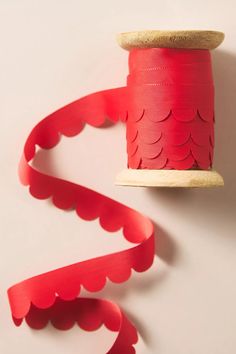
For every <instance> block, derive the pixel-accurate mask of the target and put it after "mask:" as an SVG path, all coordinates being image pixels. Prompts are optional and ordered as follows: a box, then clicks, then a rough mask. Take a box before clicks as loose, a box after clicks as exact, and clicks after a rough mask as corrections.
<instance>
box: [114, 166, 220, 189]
mask: <svg viewBox="0 0 236 354" xmlns="http://www.w3.org/2000/svg"><path fill="white" fill-rule="evenodd" d="M115 184H116V185H120V186H134V187H135V186H136V187H190V188H205V187H222V186H224V180H223V178H222V176H221V175H220V174H219V173H218V172H216V171H214V170H211V171H203V170H185V171H181V170H135V169H125V170H123V171H122V172H120V173H119V174H118V175H117V177H116V181H115Z"/></svg>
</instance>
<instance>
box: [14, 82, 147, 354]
mask: <svg viewBox="0 0 236 354" xmlns="http://www.w3.org/2000/svg"><path fill="white" fill-rule="evenodd" d="M125 95H126V93H125V88H120V89H114V90H108V91H102V92H98V93H94V94H91V95H89V96H86V97H84V98H81V99H79V100H78V101H75V102H74V103H71V104H69V105H68V106H66V107H64V108H62V109H60V110H58V111H57V112H55V113H53V114H51V115H50V116H48V117H47V118H45V119H44V120H42V121H41V122H40V123H39V124H38V125H37V126H36V127H35V128H34V129H33V130H32V132H31V134H30V136H29V137H28V139H27V141H26V144H25V148H24V154H23V156H22V159H21V163H20V168H19V174H20V178H21V182H22V183H23V184H24V185H28V186H29V190H30V193H31V194H32V196H34V197H35V198H38V199H47V198H51V200H52V202H53V204H54V205H55V206H56V207H57V208H60V209H64V210H66V209H72V208H73V209H75V211H76V213H77V215H78V216H79V217H81V218H82V219H84V220H94V219H97V218H99V222H100V226H101V227H102V228H103V229H104V230H106V231H109V232H115V231H118V230H119V229H122V232H123V235H124V237H125V238H126V239H127V240H128V241H130V242H131V243H133V244H136V245H135V246H134V247H133V248H130V249H127V250H125V251H121V252H117V253H113V254H110V255H106V256H103V257H97V258H94V259H90V260H88V261H84V262H79V263H76V264H73V265H70V266H67V267H63V268H60V269H57V270H54V271H51V272H48V273H45V274H42V275H39V276H36V277H33V278H30V279H28V280H25V281H23V282H21V283H19V284H16V285H14V286H13V287H11V288H10V289H9V290H8V296H9V301H10V306H11V311H12V316H13V319H14V322H15V324H16V325H20V324H21V323H22V320H23V319H24V318H25V319H26V322H27V323H28V325H29V326H30V327H32V328H36V329H40V328H43V327H44V326H46V325H47V323H48V321H51V323H52V324H53V325H54V326H55V327H56V328H58V329H64V330H65V329H69V328H71V327H72V326H73V324H74V323H77V324H78V325H79V326H80V327H81V328H83V329H85V330H89V331H90V330H91V331H92V330H95V329H97V328H98V327H99V326H100V325H102V324H104V325H105V326H106V327H107V328H108V329H109V330H112V331H117V332H118V335H117V338H116V341H115V343H114V344H113V346H112V348H111V349H110V350H109V353H110V354H118V353H119V354H120V353H124V354H130V353H135V349H134V347H133V345H134V344H135V343H136V342H137V332H136V329H135V328H134V326H133V325H132V324H131V322H130V321H129V320H128V319H127V318H126V316H125V315H124V313H123V312H122V311H121V310H120V308H119V307H118V306H117V305H116V304H114V303H111V302H109V301H107V300H101V299H87V298H78V296H79V293H80V289H81V286H83V287H84V288H85V289H86V290H88V291H90V292H95V291H98V290H101V289H102V288H103V287H104V286H105V284H106V281H107V279H109V280H110V281H112V282H114V283H122V282H124V281H126V280H128V279H129V277H130V275H131V270H132V269H133V270H135V271H136V272H143V271H145V270H147V269H148V268H149V267H150V266H151V264H152V262H153V257H154V232H153V224H152V223H151V221H150V220H149V219H148V218H147V217H145V216H143V215H142V214H140V213H138V212H137V211H135V210H133V209H131V208H129V207H127V206H125V205H123V204H120V203H118V202H116V201H114V200H112V199H110V198H108V197H106V196H104V195H102V194H100V193H97V192H95V191H92V190H91V189H88V188H86V187H83V186H80V185H76V184H74V183H71V182H68V181H65V180H62V179H59V178H56V177H53V176H48V175H46V174H44V173H42V172H40V171H38V170H36V169H35V168H33V167H32V166H31V165H30V161H32V159H33V158H34V156H35V153H36V146H39V147H41V148H43V149H50V148H52V147H54V146H55V145H56V144H57V143H58V142H59V140H60V136H61V135H62V134H63V135H65V136H74V135H76V134H78V133H80V132H81V130H82V129H83V127H84V124H85V123H88V124H90V125H93V126H95V127H101V126H102V125H103V124H104V122H105V117H108V116H109V117H110V120H111V122H116V121H117V120H118V118H119V117H120V119H122V120H123V121H124V120H125V119H126V116H127V113H126V111H125V110H122V108H123V105H122V103H123V98H124V97H125Z"/></svg>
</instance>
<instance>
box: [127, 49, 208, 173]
mask: <svg viewBox="0 0 236 354" xmlns="http://www.w3.org/2000/svg"><path fill="white" fill-rule="evenodd" d="M129 68H130V73H129V76H128V80H127V82H128V87H127V91H128V102H127V103H128V111H129V115H128V119H127V134H126V137H127V152H128V166H129V167H130V168H140V169H176V170H185V169H192V168H195V169H204V170H207V169H209V168H211V167H212V158H213V140H214V86H213V79H212V68H211V57H210V52H209V51H207V50H196V49H195V50H189V49H167V48H151V49H134V50H132V51H131V52H130V57H129Z"/></svg>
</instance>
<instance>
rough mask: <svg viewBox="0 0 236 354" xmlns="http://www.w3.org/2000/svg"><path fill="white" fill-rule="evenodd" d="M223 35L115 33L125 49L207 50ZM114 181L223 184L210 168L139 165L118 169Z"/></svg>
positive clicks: (154, 184)
mask: <svg viewBox="0 0 236 354" xmlns="http://www.w3.org/2000/svg"><path fill="white" fill-rule="evenodd" d="M223 39H224V34H223V33H222V32H218V31H141V32H128V33H121V34H119V35H118V43H119V44H120V46H121V47H122V48H124V49H126V50H129V51H132V50H134V49H147V48H175V49H189V50H190V49H200V50H202V49H205V50H211V49H215V48H217V47H218V46H219V45H220V44H221V43H222V41H223ZM186 99H187V98H186ZM128 119H129V117H128ZM153 129H154V128H153ZM203 129H204V124H203ZM139 133H140V132H139ZM141 134H142V132H141ZM154 168H156V167H154ZM116 184H117V185H123V186H147V187H218V186H223V185H224V181H223V178H222V177H221V175H220V174H219V173H217V172H216V171H214V170H212V169H199V168H198V169H193V168H191V169H183V170H182V169H174V168H171V169H168V167H167V168H166V167H165V169H153V168H152V169H148V168H142V166H141V167H138V168H127V169H125V170H123V171H122V172H120V173H119V174H118V176H117V177H116Z"/></svg>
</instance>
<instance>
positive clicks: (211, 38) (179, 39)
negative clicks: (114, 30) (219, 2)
mask: <svg viewBox="0 0 236 354" xmlns="http://www.w3.org/2000/svg"><path fill="white" fill-rule="evenodd" d="M223 40H224V33H223V32H219V31H211V30H207V31H203V30H189V31H187V30H182V31H158V30H151V31H150V30H149V31H135V32H125V33H120V34H118V36H117V41H118V43H119V45H120V46H121V47H122V48H124V49H126V50H131V49H133V48H189V49H215V48H217V47H218V46H219V45H220V44H221V43H222V42H223Z"/></svg>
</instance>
